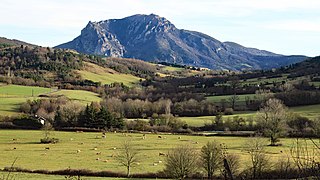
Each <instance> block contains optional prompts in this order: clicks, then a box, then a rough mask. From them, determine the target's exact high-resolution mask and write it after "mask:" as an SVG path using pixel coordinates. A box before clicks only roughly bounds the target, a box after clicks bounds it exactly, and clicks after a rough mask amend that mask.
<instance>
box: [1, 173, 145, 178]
mask: <svg viewBox="0 0 320 180" xmlns="http://www.w3.org/2000/svg"><path fill="white" fill-rule="evenodd" d="M7 175H8V172H1V171H0V179H1V178H2V177H3V178H2V179H5V178H6V177H7ZM9 177H10V178H12V179H33V180H43V179H46V180H61V179H66V177H65V176H60V175H47V174H37V173H22V172H12V173H10V175H9ZM74 178H75V177H74ZM81 179H82V180H89V179H90V180H91V179H92V180H95V179H106V180H112V179H117V180H127V178H111V177H110V178H109V177H86V176H81ZM145 180H146V179H145Z"/></svg>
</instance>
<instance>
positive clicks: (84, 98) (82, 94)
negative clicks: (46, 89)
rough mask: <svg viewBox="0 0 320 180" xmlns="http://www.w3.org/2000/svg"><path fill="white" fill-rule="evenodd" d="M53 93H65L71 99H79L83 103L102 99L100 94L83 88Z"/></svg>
mask: <svg viewBox="0 0 320 180" xmlns="http://www.w3.org/2000/svg"><path fill="white" fill-rule="evenodd" d="M51 94H52V95H64V96H66V97H68V98H69V99H70V100H74V101H79V102H80V103H82V104H88V103H91V102H99V101H101V98H100V97H99V96H98V94H96V93H93V92H90V91H83V90H59V91H56V92H54V93H51Z"/></svg>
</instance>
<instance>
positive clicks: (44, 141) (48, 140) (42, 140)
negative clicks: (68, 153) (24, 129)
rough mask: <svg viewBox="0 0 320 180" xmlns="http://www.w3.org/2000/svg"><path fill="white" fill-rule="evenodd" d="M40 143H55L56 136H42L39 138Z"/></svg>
mask: <svg viewBox="0 0 320 180" xmlns="http://www.w3.org/2000/svg"><path fill="white" fill-rule="evenodd" d="M40 142H41V144H55V143H58V142H59V139H57V138H49V137H48V138H42V139H40Z"/></svg>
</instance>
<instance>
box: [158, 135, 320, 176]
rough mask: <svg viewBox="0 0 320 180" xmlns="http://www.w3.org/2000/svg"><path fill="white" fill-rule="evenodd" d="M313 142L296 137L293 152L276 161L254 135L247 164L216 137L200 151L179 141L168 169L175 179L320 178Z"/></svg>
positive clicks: (168, 160)
mask: <svg viewBox="0 0 320 180" xmlns="http://www.w3.org/2000/svg"><path fill="white" fill-rule="evenodd" d="M311 141H312V140H311ZM312 142H313V145H311V146H310V144H309V145H308V143H307V141H306V139H296V140H295V141H294V143H293V146H292V147H291V148H290V152H288V154H286V155H285V154H283V155H282V156H280V157H279V159H278V160H277V161H275V162H274V163H272V162H271V160H270V157H269V156H268V155H267V152H266V150H265V146H266V145H265V144H266V142H265V141H264V139H262V138H260V137H253V138H250V139H248V141H246V142H245V144H244V148H243V149H244V152H245V153H246V154H247V155H248V157H249V158H248V161H246V163H245V164H243V163H242V162H241V160H240V157H239V156H238V155H235V154H231V153H228V151H227V148H226V147H225V146H224V145H223V144H220V143H218V142H216V141H212V142H208V143H207V144H206V145H204V146H203V147H202V148H201V151H200V152H199V151H197V150H196V149H195V148H193V147H191V146H189V145H179V146H177V147H175V148H173V149H171V150H169V152H168V154H167V156H166V159H165V169H164V172H165V173H166V174H167V175H168V177H171V178H174V179H187V178H192V179H203V178H204V177H206V178H208V179H221V178H224V179H295V178H312V179H313V178H314V179H318V178H320V159H319V157H318V155H317V154H318V153H320V149H319V146H318V144H317V143H315V142H314V141H312ZM312 149H313V150H312ZM241 164H242V168H240V165H241ZM201 171H204V172H205V173H206V176H205V175H204V174H203V173H202V172H201Z"/></svg>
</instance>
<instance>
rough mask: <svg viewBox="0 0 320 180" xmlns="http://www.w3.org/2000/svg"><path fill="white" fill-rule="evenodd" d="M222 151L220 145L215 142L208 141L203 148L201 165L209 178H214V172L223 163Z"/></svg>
mask: <svg viewBox="0 0 320 180" xmlns="http://www.w3.org/2000/svg"><path fill="white" fill-rule="evenodd" d="M221 153H222V151H221V147H220V145H219V144H218V143H217V142H215V141H212V142H207V144H206V145H204V146H203V147H202V149H201V154H200V157H201V166H202V167H203V168H204V169H205V171H206V172H207V175H208V178H209V179H213V174H214V172H215V170H217V169H218V168H219V167H220V166H221V165H222V154H221Z"/></svg>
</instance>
